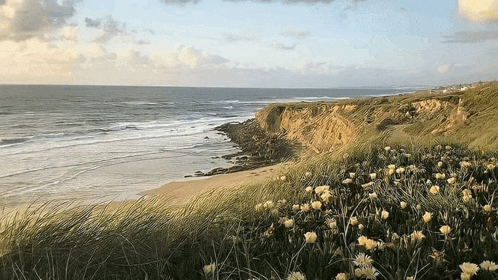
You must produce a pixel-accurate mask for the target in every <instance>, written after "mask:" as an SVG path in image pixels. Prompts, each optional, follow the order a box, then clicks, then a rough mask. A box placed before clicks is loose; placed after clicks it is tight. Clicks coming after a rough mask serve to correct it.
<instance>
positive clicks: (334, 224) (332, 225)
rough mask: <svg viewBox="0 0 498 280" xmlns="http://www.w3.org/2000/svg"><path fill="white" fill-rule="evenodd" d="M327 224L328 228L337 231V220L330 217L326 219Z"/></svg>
mask: <svg viewBox="0 0 498 280" xmlns="http://www.w3.org/2000/svg"><path fill="white" fill-rule="evenodd" d="M327 225H328V226H329V228H330V229H332V232H333V233H337V232H339V227H338V226H337V222H336V221H335V220H334V219H330V220H328V221H327Z"/></svg>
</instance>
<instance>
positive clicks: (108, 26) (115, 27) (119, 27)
mask: <svg viewBox="0 0 498 280" xmlns="http://www.w3.org/2000/svg"><path fill="white" fill-rule="evenodd" d="M85 26H86V27H88V28H97V29H100V31H101V32H100V35H99V36H98V37H97V38H95V40H94V42H97V43H100V44H105V43H107V42H109V41H110V40H111V39H112V38H114V37H116V36H118V35H129V36H131V34H130V32H128V30H127V28H126V24H124V23H120V22H119V21H117V20H115V19H113V18H112V16H107V17H105V18H103V19H102V18H97V19H91V18H85Z"/></svg>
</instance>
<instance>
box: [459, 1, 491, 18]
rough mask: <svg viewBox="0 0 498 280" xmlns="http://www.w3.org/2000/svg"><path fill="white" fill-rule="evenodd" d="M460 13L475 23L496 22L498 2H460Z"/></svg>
mask: <svg viewBox="0 0 498 280" xmlns="http://www.w3.org/2000/svg"><path fill="white" fill-rule="evenodd" d="M458 11H459V13H460V14H461V15H462V16H463V17H465V18H467V19H469V20H471V21H473V22H496V21H498V0H459V1H458Z"/></svg>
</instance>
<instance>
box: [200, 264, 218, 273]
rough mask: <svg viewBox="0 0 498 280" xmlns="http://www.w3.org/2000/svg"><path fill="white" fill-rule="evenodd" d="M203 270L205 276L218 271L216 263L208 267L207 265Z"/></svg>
mask: <svg viewBox="0 0 498 280" xmlns="http://www.w3.org/2000/svg"><path fill="white" fill-rule="evenodd" d="M202 270H204V273H205V274H211V273H214V271H215V270H216V263H210V264H208V265H205V266H204V268H203V269H202Z"/></svg>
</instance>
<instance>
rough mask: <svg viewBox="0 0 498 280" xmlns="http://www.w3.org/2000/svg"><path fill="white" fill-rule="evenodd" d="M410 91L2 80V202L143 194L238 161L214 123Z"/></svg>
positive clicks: (90, 200) (119, 197) (95, 199)
mask: <svg viewBox="0 0 498 280" xmlns="http://www.w3.org/2000/svg"><path fill="white" fill-rule="evenodd" d="M410 91H411V90H410V89H365V88H363V89H256V88H187V87H128V86H127V87H121V86H64V85H0V207H1V206H2V205H3V206H15V205H21V204H31V203H44V202H47V201H56V200H76V201H78V202H81V203H99V202H106V201H111V200H115V201H120V200H125V199H135V198H138V197H140V196H141V193H142V192H143V191H146V190H149V189H153V188H157V187H159V186H161V185H163V184H165V183H167V182H171V181H178V180H183V179H184V176H185V175H190V174H194V173H195V171H203V172H207V171H209V170H211V169H213V168H215V167H229V166H231V165H232V163H231V162H230V161H227V160H225V159H222V158H221V156H222V155H226V154H231V153H235V152H237V151H238V149H237V148H236V147H235V146H234V145H233V143H231V142H229V139H228V138H227V137H226V136H224V135H222V134H219V133H218V132H217V131H215V130H214V128H215V127H216V126H219V125H221V124H223V123H227V122H234V121H239V122H241V121H244V120H246V119H249V118H251V117H253V116H254V113H255V112H256V111H257V110H258V109H260V108H262V107H264V106H265V105H267V104H270V103H274V102H299V101H318V100H333V99H341V98H352V97H360V96H382V95H393V94H399V93H404V92H410Z"/></svg>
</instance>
